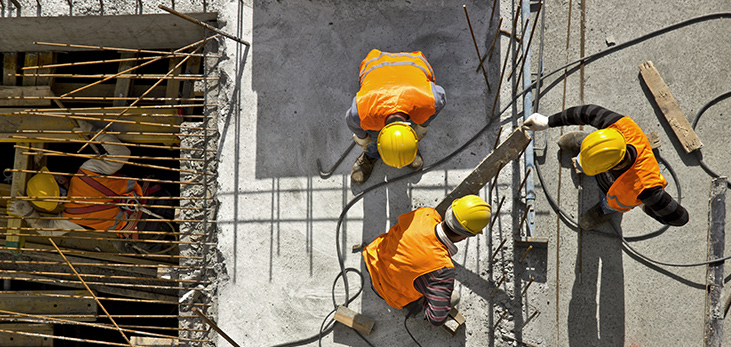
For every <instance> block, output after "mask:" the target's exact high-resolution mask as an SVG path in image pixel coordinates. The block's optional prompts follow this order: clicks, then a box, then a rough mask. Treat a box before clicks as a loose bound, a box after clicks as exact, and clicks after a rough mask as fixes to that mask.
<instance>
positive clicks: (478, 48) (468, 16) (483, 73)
mask: <svg viewBox="0 0 731 347" xmlns="http://www.w3.org/2000/svg"><path fill="white" fill-rule="evenodd" d="M462 9H463V10H464V15H465V17H466V18H467V25H468V26H469V27H470V34H472V42H473V43H474V44H475V51H477V60H478V61H480V68H482V75H483V76H485V84H487V92H488V93H492V90H491V88H490V81H489V80H488V78H487V69H485V66H484V65H482V61H481V59H480V56H481V55H480V47H478V46H477V39H475V31H474V30H472V21H470V15H469V13H467V5H462Z"/></svg>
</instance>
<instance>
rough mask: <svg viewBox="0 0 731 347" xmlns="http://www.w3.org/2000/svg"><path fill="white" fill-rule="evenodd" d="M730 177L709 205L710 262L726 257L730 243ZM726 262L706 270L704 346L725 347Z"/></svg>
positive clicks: (716, 186)
mask: <svg viewBox="0 0 731 347" xmlns="http://www.w3.org/2000/svg"><path fill="white" fill-rule="evenodd" d="M726 181H727V179H726V177H719V178H716V179H714V180H713V181H712V182H711V198H710V201H709V202H708V211H709V212H708V225H709V228H708V260H714V259H719V258H723V257H724V254H723V252H724V248H725V243H726V229H725V225H726ZM723 282H724V281H723V262H722V261H721V262H718V263H713V264H709V265H708V266H707V267H706V309H705V311H706V318H705V334H704V342H705V344H704V346H706V347H721V343H722V342H723V316H724V315H723V308H722V307H721V305H722V302H721V294H722V292H723Z"/></svg>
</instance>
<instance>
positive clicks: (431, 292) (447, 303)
mask: <svg viewBox="0 0 731 347" xmlns="http://www.w3.org/2000/svg"><path fill="white" fill-rule="evenodd" d="M490 211H491V208H490V205H488V204H487V202H485V200H483V199H481V198H480V197H478V196H477V195H467V196H464V197H461V198H459V199H456V200H454V201H453V202H452V204H451V205H450V207H449V208H448V209H447V211H446V213H445V219H444V221H442V217H441V216H440V215H439V213H438V212H437V211H436V210H435V209H433V208H430V207H423V208H420V209H417V210H414V211H411V212H409V213H406V214H403V215H401V216H399V218H398V224H396V225H394V226H393V227H391V229H390V230H389V231H388V232H387V233H385V234H382V235H380V236H378V237H377V238H376V239H375V240H373V242H371V243H370V244H369V245H368V246H366V247H365V248H364V249H363V252H362V254H363V260H364V261H365V264H366V268H367V269H368V273H369V274H370V279H371V285H372V287H373V290H374V291H375V292H376V294H378V296H380V297H381V298H382V299H384V300H385V301H386V303H387V304H388V305H390V306H392V307H395V308H398V309H400V308H404V307H405V306H407V305H408V306H409V307H410V308H411V307H413V306H416V305H419V304H421V305H423V306H421V307H419V306H416V308H418V309H419V310H423V311H424V316H425V318H426V320H427V321H429V323H430V324H431V325H433V326H441V325H443V324H444V322H445V321H446V320H447V316H448V315H449V311H450V309H451V307H452V306H454V305H456V304H457V302H458V301H459V295H458V292H456V291H454V277H455V270H454V263H452V257H453V256H454V255H455V254H456V253H457V247H456V246H455V243H457V242H460V241H462V240H464V239H466V238H468V237H472V236H475V235H477V234H481V233H482V229H484V228H485V226H486V225H487V223H488V222H489V221H490ZM422 297H424V298H425V299H424V301H423V303H421V302H420V299H421V298H422Z"/></svg>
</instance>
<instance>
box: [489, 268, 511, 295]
mask: <svg viewBox="0 0 731 347" xmlns="http://www.w3.org/2000/svg"><path fill="white" fill-rule="evenodd" d="M507 277H508V274H503V277H501V278H500V281H498V282H497V284H496V285H495V289H493V291H492V293H491V294H490V297H493V296H495V293H497V291H498V290H500V285H502V284H503V281H505V278H507Z"/></svg>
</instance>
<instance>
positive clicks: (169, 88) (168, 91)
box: [165, 58, 200, 105]
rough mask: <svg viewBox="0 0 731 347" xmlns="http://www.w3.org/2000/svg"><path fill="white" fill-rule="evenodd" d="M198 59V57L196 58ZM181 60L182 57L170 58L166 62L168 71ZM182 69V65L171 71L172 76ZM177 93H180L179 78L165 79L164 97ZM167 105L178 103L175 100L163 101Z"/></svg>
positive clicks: (172, 96) (170, 96) (173, 96)
mask: <svg viewBox="0 0 731 347" xmlns="http://www.w3.org/2000/svg"><path fill="white" fill-rule="evenodd" d="M198 59H200V58H198ZM181 60H183V58H171V59H170V63H169V64H168V71H169V70H172V69H173V68H174V67H175V65H178V63H180V61H181ZM182 70H183V67H182V66H180V67H178V68H177V69H175V71H173V76H177V75H180V72H181V71H182ZM178 95H180V80H167V85H166V87H165V97H167V98H177V97H178ZM165 103H166V104H168V105H175V104H178V103H180V102H179V101H177V100H170V101H166V102H165Z"/></svg>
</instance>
